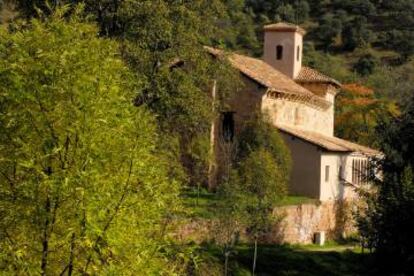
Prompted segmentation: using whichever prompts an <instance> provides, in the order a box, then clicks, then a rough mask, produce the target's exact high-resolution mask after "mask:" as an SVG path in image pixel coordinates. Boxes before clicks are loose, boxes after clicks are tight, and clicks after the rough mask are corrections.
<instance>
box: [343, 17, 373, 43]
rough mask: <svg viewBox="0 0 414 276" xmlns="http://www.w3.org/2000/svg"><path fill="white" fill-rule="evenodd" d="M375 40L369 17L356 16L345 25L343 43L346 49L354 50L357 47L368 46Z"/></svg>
mask: <svg viewBox="0 0 414 276" xmlns="http://www.w3.org/2000/svg"><path fill="white" fill-rule="evenodd" d="M372 41H373V33H372V31H371V30H370V29H369V28H368V22H367V19H366V18H365V17H363V16H356V17H355V18H354V19H352V20H351V21H349V22H348V23H346V24H345V25H344V29H343V31H342V43H343V48H344V50H348V51H353V50H355V49H356V48H357V47H366V46H368V45H369V44H370V43H371V42H372Z"/></svg>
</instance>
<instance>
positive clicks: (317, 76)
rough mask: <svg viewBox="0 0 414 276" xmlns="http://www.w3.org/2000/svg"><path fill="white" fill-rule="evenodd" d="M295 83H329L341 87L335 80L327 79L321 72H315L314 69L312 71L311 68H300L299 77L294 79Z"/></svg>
mask: <svg viewBox="0 0 414 276" xmlns="http://www.w3.org/2000/svg"><path fill="white" fill-rule="evenodd" d="M295 81H296V82H299V83H312V82H314V83H315V82H316V83H331V84H334V85H336V86H338V87H340V86H341V84H340V83H339V82H338V81H337V80H335V79H333V78H331V77H328V76H326V75H324V74H322V73H321V72H319V71H316V70H315V69H312V68H310V67H306V66H303V67H302V69H301V70H300V72H299V75H298V76H297V77H296V79H295Z"/></svg>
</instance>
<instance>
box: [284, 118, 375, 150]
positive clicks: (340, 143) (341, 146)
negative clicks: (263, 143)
mask: <svg viewBox="0 0 414 276" xmlns="http://www.w3.org/2000/svg"><path fill="white" fill-rule="evenodd" d="M277 128H278V129H279V130H281V131H282V132H285V133H287V134H290V135H292V136H295V137H298V138H300V139H302V140H305V141H307V142H309V143H312V144H314V145H317V146H319V147H321V148H323V149H325V150H328V151H335V152H359V153H362V154H365V155H369V156H377V155H381V152H379V151H377V150H374V149H371V148H368V147H365V146H361V145H358V144H355V143H352V142H349V141H347V140H344V139H340V138H338V137H334V136H326V135H322V134H320V133H316V132H312V131H307V130H302V129H298V128H293V127H288V126H281V125H279V126H277Z"/></svg>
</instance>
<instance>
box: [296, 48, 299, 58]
mask: <svg viewBox="0 0 414 276" xmlns="http://www.w3.org/2000/svg"><path fill="white" fill-rule="evenodd" d="M296 59H297V61H299V60H300V46H298V48H297V50H296Z"/></svg>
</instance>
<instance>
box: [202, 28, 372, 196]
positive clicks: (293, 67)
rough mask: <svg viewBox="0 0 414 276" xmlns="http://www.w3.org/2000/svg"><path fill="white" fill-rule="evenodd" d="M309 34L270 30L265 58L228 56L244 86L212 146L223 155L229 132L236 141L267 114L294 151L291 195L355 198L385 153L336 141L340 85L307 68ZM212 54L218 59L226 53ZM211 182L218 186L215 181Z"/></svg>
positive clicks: (216, 126) (220, 122)
mask: <svg viewBox="0 0 414 276" xmlns="http://www.w3.org/2000/svg"><path fill="white" fill-rule="evenodd" d="M304 35H305V31H304V30H303V29H302V28H300V27H298V26H296V25H291V24H287V23H277V24H272V25H267V26H265V27H264V55H263V58H262V59H256V58H251V57H247V56H243V55H239V54H235V53H230V54H229V55H227V58H228V59H229V61H230V63H231V64H232V66H234V67H235V68H236V69H237V70H239V72H240V73H241V75H242V77H243V81H244V83H245V85H244V87H243V88H242V89H241V90H240V91H238V92H237V93H236V95H234V96H233V98H232V99H230V100H229V106H230V109H229V112H225V113H222V115H221V118H220V119H219V120H217V121H216V123H215V124H214V125H213V128H212V138H213V139H212V143H214V148H215V153H216V155H218V154H220V148H219V146H218V144H219V141H220V139H221V138H223V135H228V133H227V134H226V133H225V132H228V131H229V129H230V132H231V138H232V137H233V135H234V136H235V137H237V134H238V133H240V130H241V129H242V127H243V124H244V122H246V121H248V120H249V119H250V118H251V116H252V114H256V112H258V111H260V112H263V113H267V115H268V117H269V119H270V120H271V123H272V124H273V125H274V126H275V127H276V128H278V129H279V131H280V133H281V135H282V137H283V138H284V140H285V142H286V144H287V146H288V147H289V148H290V151H291V155H292V161H293V168H292V175H291V180H290V187H289V190H290V193H291V194H294V195H301V196H308V197H312V198H315V199H319V200H320V201H332V200H340V199H350V198H352V197H354V196H355V194H354V192H353V189H352V187H351V186H352V185H360V184H361V183H362V182H363V181H364V176H365V175H366V174H367V172H368V160H369V158H371V157H373V156H377V155H379V154H380V153H379V152H378V151H376V150H373V149H370V148H367V147H364V146H361V145H358V144H355V143H352V142H349V141H346V140H343V139H340V138H337V137H335V136H334V109H335V108H334V107H335V96H336V95H337V93H338V92H339V89H340V87H341V84H340V83H339V82H338V81H336V80H334V79H332V78H330V77H328V76H325V75H323V74H322V73H320V72H318V71H316V70H314V69H312V68H309V67H305V66H302V58H303V56H302V50H303V36H304ZM207 50H208V51H209V52H210V53H211V54H212V55H214V56H216V57H217V56H220V55H223V54H224V53H223V52H222V51H220V50H217V49H213V48H207ZM214 90H215V88H214V89H213V93H214ZM218 166H219V165H218ZM217 170H219V168H213V171H216V172H217ZM213 174H214V173H213ZM210 182H211V183H210V185H211V186H214V185H215V180H214V177H213V178H211V179H210ZM347 184H352V185H347Z"/></svg>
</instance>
